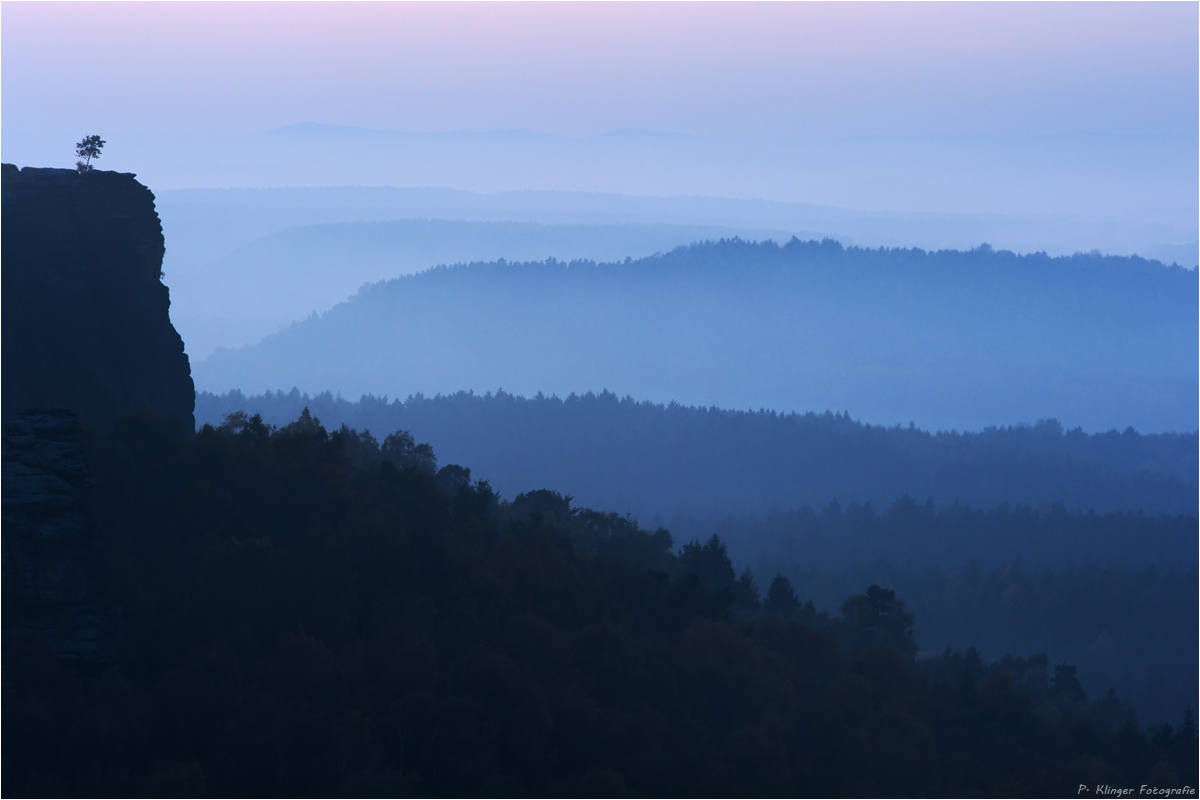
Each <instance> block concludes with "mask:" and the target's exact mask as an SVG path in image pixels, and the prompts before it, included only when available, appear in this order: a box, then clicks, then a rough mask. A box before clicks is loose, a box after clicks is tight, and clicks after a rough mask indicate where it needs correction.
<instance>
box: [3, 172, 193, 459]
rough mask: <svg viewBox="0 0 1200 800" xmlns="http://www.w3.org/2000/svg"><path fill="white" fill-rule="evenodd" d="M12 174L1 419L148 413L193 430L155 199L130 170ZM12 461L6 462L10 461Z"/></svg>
mask: <svg viewBox="0 0 1200 800" xmlns="http://www.w3.org/2000/svg"><path fill="white" fill-rule="evenodd" d="M2 170H3V184H2V194H3V203H2V205H3V218H2V223H3V240H2V248H3V252H2V264H3V295H2V296H3V322H2V325H3V341H2V348H3V373H4V374H3V383H4V389H3V417H4V420H5V422H8V421H11V420H13V419H14V418H15V416H16V415H17V414H18V413H19V412H21V411H23V410H26V409H30V408H44V407H61V408H69V409H72V410H73V411H75V412H77V413H78V415H79V418H80V419H81V420H83V421H84V422H86V423H91V424H97V425H105V424H108V423H110V422H111V421H112V420H114V419H115V418H116V417H117V416H119V415H120V414H121V413H122V412H124V411H126V410H129V409H147V410H150V411H153V412H154V413H156V414H159V415H161V416H166V417H174V418H176V419H178V420H180V422H181V424H184V425H186V426H187V427H188V429H189V430H191V429H192V428H193V427H194V419H193V415H192V412H193V408H194V405H195V390H194V386H193V384H192V377H191V367H190V365H189V363H188V358H187V354H186V353H184V350H183V340H182V339H181V338H180V336H179V334H178V332H176V330H175V328H174V327H173V326H172V325H171V321H170V318H169V316H168V309H169V307H170V298H169V296H168V291H167V287H166V286H164V285H163V283H162V279H161V278H162V272H161V270H162V258H163V253H164V252H165V248H164V242H163V234H162V226H161V224H160V223H159V219H158V214H157V213H156V212H155V210H154V195H153V194H152V193H151V192H150V190H149V189H147V188H146V187H145V186H143V185H141V184H140V183H138V182H137V181H136V180H135V179H134V176H133V175H131V174H126V173H117V172H101V171H92V172H87V173H83V174H80V173H78V172H76V171H74V170H66V169H34V168H31V167H26V168H24V169H21V170H18V169H17V168H16V167H15V166H13V165H12V164H4V165H3V166H2ZM6 463H7V462H6Z"/></svg>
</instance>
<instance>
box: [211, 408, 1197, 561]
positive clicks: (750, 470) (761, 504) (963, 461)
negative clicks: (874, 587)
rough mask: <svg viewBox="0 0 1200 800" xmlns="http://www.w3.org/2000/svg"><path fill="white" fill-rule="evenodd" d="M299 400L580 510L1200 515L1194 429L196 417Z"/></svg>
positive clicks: (839, 421) (764, 420) (554, 413)
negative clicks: (404, 434) (406, 435)
mask: <svg viewBox="0 0 1200 800" xmlns="http://www.w3.org/2000/svg"><path fill="white" fill-rule="evenodd" d="M305 407H311V408H312V409H313V411H314V412H315V413H317V414H318V415H319V416H320V417H321V418H322V419H325V420H328V421H329V422H330V423H331V424H335V425H341V424H346V425H350V426H351V427H354V428H357V429H359V430H364V429H368V430H370V431H372V432H373V433H375V434H376V435H378V436H386V435H387V434H389V433H391V432H392V431H395V430H401V429H403V430H408V431H411V432H412V433H413V435H415V436H417V437H418V438H419V439H421V440H423V441H428V442H430V443H432V444H433V446H434V447H435V448H436V449H437V451H438V452H439V453H441V454H443V455H444V457H445V458H447V459H449V460H450V461H453V462H457V463H462V464H472V465H474V467H475V469H477V470H478V471H480V472H481V473H482V474H486V475H487V476H488V478H489V480H491V481H492V485H493V486H495V487H496V489H497V490H498V491H499V492H500V493H501V494H502V495H504V496H505V497H515V496H516V495H517V494H519V493H521V492H526V491H529V490H531V489H541V488H552V489H555V490H557V491H560V492H563V493H564V494H569V495H572V496H573V497H575V498H576V500H577V502H579V503H581V504H583V505H587V506H591V507H595V508H607V509H612V510H616V511H621V512H622V513H625V512H630V513H633V514H634V515H636V516H637V517H639V518H641V519H643V520H649V519H651V518H653V517H655V515H658V516H659V517H660V518H662V519H670V518H671V517H673V516H674V515H677V514H685V515H688V516H691V517H697V518H701V519H707V518H710V517H712V516H724V515H727V514H732V513H739V514H742V513H759V514H762V513H766V512H769V511H771V510H772V509H795V508H797V507H799V506H802V505H808V506H812V507H814V508H817V509H820V508H823V507H824V506H826V505H827V504H828V503H829V502H830V501H832V500H835V499H836V500H838V501H839V502H840V503H841V504H842V505H843V506H845V505H848V504H850V503H859V504H865V503H872V504H873V506H874V508H875V510H876V511H877V512H878V513H880V514H882V513H885V512H886V511H887V509H888V508H889V506H890V505H891V503H892V501H893V500H895V499H896V498H897V497H899V496H901V495H905V494H907V495H910V496H912V497H914V498H916V499H917V500H918V501H919V502H921V503H924V502H925V500H926V499H927V498H932V499H933V500H934V502H935V503H936V504H937V505H939V506H942V505H946V504H953V503H956V502H957V503H961V504H969V505H972V506H975V507H977V508H992V507H994V506H997V505H1000V504H1002V503H1007V504H1010V505H1013V506H1025V505H1029V506H1034V507H1041V508H1046V507H1048V506H1050V505H1052V504H1055V503H1059V504H1062V505H1063V506H1065V507H1066V509H1067V510H1070V511H1075V510H1082V511H1089V510H1095V511H1096V512H1098V513H1105V512H1112V511H1128V512H1138V511H1143V512H1145V513H1147V514H1151V515H1155V514H1186V515H1189V516H1192V517H1194V516H1195V513H1196V496H1197V466H1196V465H1197V459H1198V457H1200V451H1198V447H1197V436H1196V434H1195V433H1194V432H1190V433H1181V434H1139V433H1137V432H1136V431H1134V430H1132V429H1125V430H1124V431H1123V432H1117V431H1109V432H1107V433H1096V434H1087V433H1084V432H1083V431H1081V430H1078V429H1074V430H1064V429H1063V428H1062V426H1061V425H1059V424H1058V423H1057V422H1054V421H1045V422H1040V423H1038V424H1035V425H1032V426H1016V427H999V428H997V427H990V428H986V429H984V430H982V431H978V432H971V433H969V432H961V433H960V432H940V433H930V432H928V431H924V430H920V429H918V428H914V427H908V426H905V427H892V428H886V427H881V426H875V425H868V424H865V423H862V422H859V421H856V420H854V419H851V418H850V417H849V416H847V415H843V414H840V413H839V414H829V413H825V414H812V413H808V414H776V413H773V412H745V411H732V410H721V409H716V408H694V407H684V406H680V405H677V404H670V405H666V406H664V405H656V404H653V403H649V402H635V401H633V400H632V399H630V398H625V399H619V398H617V397H616V396H615V395H613V394H611V393H602V394H598V395H597V394H586V395H582V396H578V395H575V396H570V397H567V398H565V399H564V398H556V397H545V396H537V397H532V398H524V397H519V396H515V395H512V394H509V393H506V392H498V393H495V394H491V393H489V394H486V395H478V394H468V393H465V392H458V393H455V394H452V395H446V396H440V397H425V396H420V395H417V396H413V397H409V398H408V399H407V400H403V401H401V400H393V401H388V400H387V398H378V397H364V398H362V399H361V400H359V401H356V402H350V401H348V400H345V399H342V398H338V397H334V396H333V395H331V394H328V393H324V394H321V395H317V396H309V395H307V394H303V393H301V392H299V391H292V392H290V393H287V394H284V393H282V392H274V393H267V394H262V395H252V396H246V395H244V394H242V393H240V392H230V393H227V394H222V395H214V394H211V393H208V392H201V393H199V394H198V395H197V399H196V418H197V420H199V421H200V422H202V423H203V422H209V423H212V424H219V423H220V421H221V420H222V419H223V418H224V416H225V415H226V414H228V413H231V412H234V411H245V412H248V413H251V414H254V413H260V414H262V415H263V418H264V419H266V420H267V421H269V422H270V423H272V424H276V425H283V424H286V423H287V422H288V421H290V420H293V419H295V418H296V416H297V415H299V413H300V411H301V410H302V409H303V408H305ZM1031 541H1032V540H1031ZM1031 541H1025V542H1022V543H1021V544H1018V543H1017V541H1016V540H1015V541H1014V542H1013V547H1011V548H1009V549H1005V548H1006V547H1007V545H1003V544H999V543H995V544H994V545H993V546H992V549H991V550H990V551H986V550H979V549H975V550H968V551H963V550H954V551H953V552H954V553H955V559H957V557H958V556H959V555H962V554H964V552H965V553H966V554H967V555H969V556H970V557H979V556H985V555H986V556H988V557H989V558H993V559H1008V558H1012V557H1015V556H1016V555H1024V556H1025V557H1026V558H1032V557H1033V555H1034V554H1033V553H1031V552H1028V550H1029V549H1028V548H1026V547H1024V546H1023V545H1024V544H1028V543H1031ZM964 546H965V545H964ZM1139 548H1140V549H1139V550H1138V551H1137V553H1136V555H1137V556H1138V557H1147V558H1152V559H1166V561H1168V562H1170V561H1173V560H1174V558H1175V556H1174V555H1170V553H1173V552H1174V551H1170V550H1168V551H1163V550H1159V549H1156V548H1155V547H1153V546H1151V547H1146V546H1145V545H1139ZM1051 549H1052V550H1053V547H1052V548H1051ZM1053 552H1054V557H1053V559H1052V560H1054V561H1060V560H1063V559H1064V558H1066V557H1068V556H1069V555H1070V552H1069V551H1066V550H1063V549H1061V548H1059V549H1057V550H1053ZM1106 552H1107V553H1108V555H1109V556H1111V557H1113V558H1115V559H1117V560H1124V558H1125V556H1124V555H1118V552H1119V551H1116V550H1108V551H1106ZM940 555H941V554H938V555H934V554H930V557H931V558H938V557H940ZM947 555H948V554H947ZM943 563H945V562H944V561H943Z"/></svg>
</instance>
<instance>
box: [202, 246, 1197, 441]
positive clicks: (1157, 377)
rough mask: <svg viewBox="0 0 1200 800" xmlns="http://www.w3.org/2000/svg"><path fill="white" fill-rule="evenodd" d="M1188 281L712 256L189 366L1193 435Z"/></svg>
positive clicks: (252, 378) (378, 317)
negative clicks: (1048, 420) (1060, 423)
mask: <svg viewBox="0 0 1200 800" xmlns="http://www.w3.org/2000/svg"><path fill="white" fill-rule="evenodd" d="M1196 280H1197V274H1196V272H1195V271H1193V270H1186V269H1182V268H1179V267H1165V266H1163V265H1162V264H1160V263H1158V262H1150V261H1145V260H1143V259H1139V258H1136V257H1131V258H1116V257H1102V256H1100V255H1098V254H1097V255H1077V256H1073V257H1063V258H1049V257H1047V256H1045V255H1044V254H1034V255H1026V256H1017V255H1014V254H1012V253H1009V252H1004V251H992V250H991V249H990V248H987V247H981V248H978V249H976V250H972V251H969V252H960V251H940V252H926V251H922V250H885V249H881V250H864V249H858V248H844V247H842V246H841V245H839V244H838V243H836V242H833V241H824V242H815V241H810V242H802V241H799V240H796V239H793V240H792V241H790V242H788V243H787V244H785V245H783V246H779V245H776V244H774V243H772V242H766V243H761V244H751V243H747V242H742V241H737V240H733V241H721V242H716V243H706V244H702V245H694V246H691V247H687V248H679V249H677V250H675V251H672V252H671V253H668V254H666V255H662V256H657V257H651V258H645V259H639V260H636V261H634V260H630V261H628V262H623V263H620V264H595V263H592V262H571V263H569V264H568V263H563V262H559V261H554V260H551V261H547V262H543V263H521V264H517V263H508V262H504V261H499V262H494V263H488V264H471V265H459V266H456V267H447V268H439V269H433V270H430V271H427V272H424V273H421V274H419V275H415V276H409V277H404V278H399V279H396V280H393V281H389V282H385V283H380V284H375V285H373V286H369V287H365V288H364V289H363V290H362V291H360V293H359V294H358V295H356V296H355V297H354V298H352V299H351V300H350V301H348V302H346V303H344V304H342V305H339V306H337V307H335V308H333V309H331V310H330V311H328V312H327V313H325V314H323V315H321V316H320V317H314V318H310V319H308V320H305V321H303V322H299V323H297V324H295V325H294V326H292V327H291V328H289V329H287V330H285V331H282V332H280V333H278V334H276V335H273V336H270V337H268V338H267V339H265V340H264V341H263V342H262V343H261V344H259V345H257V346H255V347H251V348H246V349H243V350H236V351H226V350H222V351H218V352H217V353H216V354H214V355H213V356H212V357H210V358H208V359H206V360H204V361H202V362H200V363H197V364H195V365H194V375H195V378H196V382H197V386H198V388H200V389H202V390H208V391H217V392H223V391H227V390H230V389H239V390H242V391H244V392H250V393H253V392H259V391H263V390H272V391H273V390H276V389H288V388H290V387H292V386H297V387H299V388H300V389H301V390H304V391H310V392H320V391H326V390H329V391H334V392H341V393H342V394H344V395H346V396H350V397H357V396H359V395H360V394H366V393H373V394H376V395H390V396H399V397H404V396H407V395H409V394H415V393H417V392H424V393H425V394H435V393H438V392H442V393H449V392H456V391H459V390H464V389H474V390H477V391H485V390H494V389H496V388H503V389H506V390H507V391H510V392H515V393H518V394H524V395H527V396H532V395H535V394H537V393H538V392H543V393H545V394H558V395H560V396H566V395H568V394H570V393H571V392H577V393H584V392H587V391H600V390H603V389H608V390H611V391H613V392H615V393H616V394H618V395H620V396H625V395H632V396H634V397H638V398H640V399H649V400H654V401H656V402H669V401H676V402H680V403H683V404H685V405H692V404H694V405H702V406H710V405H718V406H721V407H726V408H747V407H752V408H760V407H768V408H775V409H778V410H782V411H791V410H808V409H842V410H845V409H848V410H850V411H852V413H853V414H854V415H855V416H856V417H858V418H862V419H866V420H870V421H872V422H876V423H882V424H888V425H891V424H895V423H900V424H907V423H908V422H909V421H914V422H916V423H917V424H918V425H920V426H921V427H928V428H936V429H952V428H957V429H960V430H961V429H979V428H982V427H984V426H985V425H1007V424H1016V423H1019V422H1023V421H1024V422H1028V421H1031V420H1037V419H1045V418H1052V417H1053V418H1057V419H1060V420H1062V421H1063V422H1064V424H1065V425H1067V426H1068V427H1075V426H1076V425H1079V426H1082V427H1083V428H1084V429H1085V430H1088V431H1096V430H1108V429H1110V428H1117V429H1124V428H1125V427H1126V426H1130V425H1132V426H1133V427H1134V428H1136V429H1138V430H1140V431H1143V432H1164V431H1183V432H1190V431H1194V430H1195V428H1196V408H1195V398H1196V396H1197V393H1198V391H1200V388H1198V381H1197V372H1196V368H1195V361H1196V352H1197V350H1198V339H1197V331H1198V329H1200V325H1198V316H1197V306H1196V302H1195V298H1196V295H1197V282H1196Z"/></svg>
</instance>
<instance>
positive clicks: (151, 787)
mask: <svg viewBox="0 0 1200 800" xmlns="http://www.w3.org/2000/svg"><path fill="white" fill-rule="evenodd" d="M85 452H86V454H87V462H88V466H89V469H90V474H91V488H90V489H89V490H88V492H87V494H86V496H85V498H84V504H85V510H86V513H87V515H88V518H89V520H91V524H92V525H93V526H94V530H95V535H96V537H97V547H96V554H97V556H96V559H97V563H96V565H95V566H96V570H97V574H98V575H99V576H100V577H99V578H98V583H97V592H98V593H100V594H101V595H103V596H104V598H105V600H106V601H107V602H109V603H110V604H111V605H112V607H113V608H115V609H118V610H119V611H118V612H115V613H118V616H119V618H120V624H119V626H118V627H117V630H118V631H119V635H118V636H117V638H116V641H115V642H114V644H113V648H114V650H113V652H114V653H115V656H114V659H113V661H112V662H111V663H110V664H109V665H108V666H106V667H104V668H99V669H97V668H93V669H84V668H76V667H72V666H70V665H69V664H68V665H64V664H62V663H60V662H59V661H58V660H56V658H55V656H54V653H53V650H52V649H51V646H50V644H49V643H48V642H47V641H46V640H45V639H41V638H39V637H38V636H36V635H32V634H28V633H25V634H15V635H14V636H12V637H11V638H8V637H7V635H6V640H5V647H4V650H3V658H4V664H3V684H4V685H3V706H2V708H3V724H4V726H5V729H6V730H8V731H12V730H21V731H22V736H21V737H20V738H19V739H18V738H14V737H11V736H10V737H6V738H5V746H4V750H3V759H4V763H3V787H2V788H3V792H4V794H5V795H7V796H17V795H58V796H61V795H70V794H86V795H93V796H108V795H113V796H116V795H120V796H133V795H157V796H161V795H193V794H194V795H239V796H247V795H250V796H266V795H268V794H269V795H272V796H278V795H296V796H318V795H319V796H334V795H389V796H397V795H423V796H430V795H455V796H463V795H523V796H529V795H564V794H569V795H589V796H591V795H604V796H621V795H626V794H638V795H642V794H662V795H679V796H689V795H690V796H730V795H757V796H768V795H771V796H775V795H780V796H782V795H793V796H794V795H822V796H834V795H842V794H850V795H925V796H929V795H970V794H990V795H1005V796H1007V795H1015V796H1024V795H1033V796H1053V795H1071V796H1074V795H1075V794H1076V791H1077V786H1078V785H1079V784H1081V783H1082V784H1087V785H1089V786H1096V785H1101V784H1111V785H1114V786H1134V787H1136V786H1139V785H1141V784H1148V785H1151V786H1154V787H1158V788H1160V789H1162V788H1168V787H1174V786H1181V785H1185V784H1186V785H1189V786H1192V787H1194V786H1196V783H1197V740H1196V727H1195V724H1194V721H1193V719H1192V717H1191V716H1190V711H1189V712H1188V713H1187V714H1186V715H1185V712H1184V710H1183V709H1180V711H1179V716H1178V717H1177V719H1176V721H1175V724H1174V726H1170V725H1167V726H1155V727H1149V728H1146V727H1140V726H1139V724H1138V722H1137V719H1136V715H1135V713H1134V711H1133V709H1132V708H1131V707H1130V706H1129V705H1128V704H1127V703H1126V702H1125V701H1124V700H1123V699H1122V698H1120V697H1119V696H1118V695H1116V694H1114V693H1105V694H1104V695H1102V696H1096V695H1092V696H1088V695H1087V694H1086V692H1085V691H1084V689H1083V687H1082V685H1081V683H1080V679H1079V672H1078V670H1077V668H1076V666H1075V665H1072V664H1069V663H1064V662H1063V661H1062V660H1061V659H1060V657H1059V656H1058V655H1057V654H1055V653H1053V652H1051V653H1048V654H1039V653H1017V652H1015V653H1011V654H1006V655H1003V656H999V657H993V658H988V659H986V660H985V659H983V658H981V657H980V654H979V653H978V652H977V651H976V650H973V649H966V650H962V651H946V652H942V653H938V654H935V655H930V654H927V653H922V652H921V648H922V642H921V641H920V638H919V636H917V635H915V634H914V630H916V631H919V630H920V627H919V625H920V622H919V620H915V619H914V617H913V614H912V613H911V611H910V609H909V607H908V605H907V604H906V600H907V598H906V597H905V596H904V594H903V593H902V592H897V591H896V590H895V587H881V586H878V585H865V586H861V587H859V588H858V589H857V590H855V591H854V592H853V593H852V594H851V595H850V596H848V597H846V598H843V600H842V602H841V603H840V604H839V605H838V607H837V608H834V609H822V608H818V607H817V606H815V605H814V604H813V603H811V602H805V601H806V600H807V598H806V597H805V596H804V593H803V591H802V592H801V593H800V594H797V592H796V585H795V584H794V583H792V582H790V581H789V580H788V579H787V578H786V577H784V576H782V575H773V574H755V573H753V572H752V571H751V570H743V571H741V572H740V574H738V573H736V572H735V570H734V568H733V565H732V563H731V561H730V559H729V555H728V552H727V549H726V547H725V545H724V543H723V542H722V541H721V539H720V538H717V537H710V538H708V539H707V540H705V541H691V542H684V541H676V540H674V539H673V537H672V535H671V534H670V533H669V532H668V531H667V530H665V529H661V528H660V529H657V530H647V529H643V528H641V527H640V526H639V525H637V524H636V523H635V522H634V521H633V520H632V519H630V518H628V517H624V516H621V515H618V514H614V513H605V512H600V511H592V510H588V509H581V508H577V507H575V506H573V505H572V503H571V502H570V500H569V499H568V498H565V497H563V496H562V495H560V494H558V493H556V492H551V491H544V490H543V491H531V492H525V493H523V494H521V495H519V496H516V497H514V498H513V499H512V500H511V501H504V500H502V499H501V498H500V497H498V495H497V494H496V492H495V491H493V490H492V488H491V487H490V486H489V484H488V483H487V482H486V481H483V480H472V477H473V476H472V474H471V472H470V471H469V470H467V469H465V468H463V467H459V466H454V465H446V466H443V467H441V469H438V468H437V462H436V460H435V458H434V452H433V450H432V448H430V447H429V446H428V445H419V444H417V443H416V441H415V440H414V439H413V438H412V437H411V436H409V435H406V434H403V433H396V434H393V435H390V436H388V437H386V438H384V440H383V442H382V443H380V442H378V441H377V440H376V439H375V438H374V437H372V436H371V435H369V434H367V433H365V432H364V433H356V432H355V431H353V430H351V429H349V428H346V427H342V428H341V429H340V430H337V431H334V432H333V433H329V432H328V431H327V430H326V429H325V428H324V427H322V426H321V424H320V423H319V421H318V420H317V419H316V418H314V417H313V416H311V415H310V414H308V413H304V414H302V415H301V416H300V417H299V418H298V419H297V420H295V421H294V422H291V423H290V424H288V425H285V426H283V427H281V428H279V429H274V428H273V427H272V426H270V425H267V424H265V423H264V422H263V421H262V419H261V418H259V417H256V416H247V415H246V414H244V413H243V414H234V415H232V416H230V417H229V418H228V419H227V420H225V421H224V422H223V423H222V424H221V425H220V426H218V427H213V426H208V425H206V426H205V427H203V428H202V429H201V430H200V431H199V432H198V433H196V434H195V435H194V436H189V435H188V434H186V433H185V432H184V431H182V430H180V429H179V428H178V427H175V426H171V425H167V424H165V423H162V422H160V421H158V420H156V419H154V418H151V417H144V416H130V417H127V418H125V419H124V420H122V421H121V422H119V423H118V424H117V425H116V426H115V427H113V428H112V429H111V430H107V431H97V430H92V431H90V432H89V433H88V435H87V439H86V442H85ZM1192 580H1193V583H1194V578H1193V579H1192ZM18 611H19V609H14V608H13V605H12V603H11V602H10V598H6V602H5V604H4V613H5V615H6V617H7V616H8V615H10V614H14V613H17V612H18ZM6 627H7V626H6ZM1193 655H1194V653H1193Z"/></svg>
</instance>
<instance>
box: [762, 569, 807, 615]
mask: <svg viewBox="0 0 1200 800" xmlns="http://www.w3.org/2000/svg"><path fill="white" fill-rule="evenodd" d="M763 608H765V609H766V610H767V613H768V614H778V615H780V616H782V617H789V616H791V615H792V614H795V613H796V612H797V611H799V610H800V600H799V598H797V597H796V590H795V589H793V588H792V582H791V581H789V580H788V579H787V578H785V577H783V576H782V575H776V576H775V580H773V581H771V586H770V588H768V589H767V599H766V600H765V601H764V602H763Z"/></svg>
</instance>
